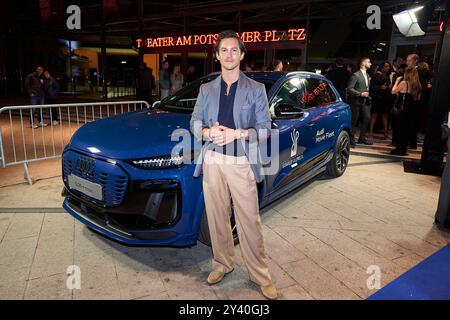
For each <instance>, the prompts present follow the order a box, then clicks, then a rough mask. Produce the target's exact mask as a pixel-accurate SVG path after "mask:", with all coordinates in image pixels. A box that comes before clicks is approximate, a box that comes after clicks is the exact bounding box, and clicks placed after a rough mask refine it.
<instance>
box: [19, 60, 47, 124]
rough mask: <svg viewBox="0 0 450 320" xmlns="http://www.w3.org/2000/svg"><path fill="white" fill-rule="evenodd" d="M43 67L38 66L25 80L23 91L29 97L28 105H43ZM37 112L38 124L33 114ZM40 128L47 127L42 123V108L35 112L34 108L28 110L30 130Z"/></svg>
mask: <svg viewBox="0 0 450 320" xmlns="http://www.w3.org/2000/svg"><path fill="white" fill-rule="evenodd" d="M43 73H44V67H42V66H41V65H38V66H37V67H36V70H35V71H34V72H32V73H30V74H28V75H27V77H26V78H25V84H24V87H25V90H26V91H27V93H28V95H29V96H30V104H31V105H33V106H35V105H41V104H44V103H45V92H44V79H43ZM36 111H37V118H38V123H36V122H34V114H35V112H36ZM42 126H44V127H45V126H47V124H45V123H44V122H43V121H42V108H39V109H37V110H36V108H31V109H30V128H31V127H32V128H34V129H36V128H38V127H42Z"/></svg>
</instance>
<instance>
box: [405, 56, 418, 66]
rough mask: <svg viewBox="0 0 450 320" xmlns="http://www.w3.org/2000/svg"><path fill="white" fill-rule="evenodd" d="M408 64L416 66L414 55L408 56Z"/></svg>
mask: <svg viewBox="0 0 450 320" xmlns="http://www.w3.org/2000/svg"><path fill="white" fill-rule="evenodd" d="M406 64H407V65H408V67H415V66H416V61H415V60H414V57H413V56H407V57H406Z"/></svg>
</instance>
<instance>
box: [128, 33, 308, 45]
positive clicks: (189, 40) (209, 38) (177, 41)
mask: <svg viewBox="0 0 450 320" xmlns="http://www.w3.org/2000/svg"><path fill="white" fill-rule="evenodd" d="M218 36H219V34H218V33H215V34H214V33H210V34H196V35H189V36H180V37H159V38H144V39H136V46H137V47H138V48H160V47H176V46H195V45H212V44H215V43H216V41H217V38H218ZM239 36H240V37H241V39H242V41H243V42H248V43H260V42H276V41H302V40H305V38H306V31H305V29H304V28H301V29H289V30H287V31H278V30H268V31H246V32H243V33H242V34H240V35H239Z"/></svg>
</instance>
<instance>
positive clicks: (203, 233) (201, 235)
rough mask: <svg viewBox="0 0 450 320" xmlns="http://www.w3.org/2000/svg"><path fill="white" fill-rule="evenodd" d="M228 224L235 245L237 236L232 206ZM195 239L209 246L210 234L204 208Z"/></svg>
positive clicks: (237, 240) (237, 239) (237, 241)
mask: <svg viewBox="0 0 450 320" xmlns="http://www.w3.org/2000/svg"><path fill="white" fill-rule="evenodd" d="M230 224H231V232H232V233H233V243H234V245H237V244H238V243H239V237H238V234H237V228H236V220H235V219H234V212H233V207H231V216H230ZM197 239H198V240H199V241H200V242H201V243H203V244H205V245H207V246H208V247H211V235H210V234H209V227H208V217H207V215H206V210H205V211H203V217H202V222H201V223H200V230H199V232H198V237H197Z"/></svg>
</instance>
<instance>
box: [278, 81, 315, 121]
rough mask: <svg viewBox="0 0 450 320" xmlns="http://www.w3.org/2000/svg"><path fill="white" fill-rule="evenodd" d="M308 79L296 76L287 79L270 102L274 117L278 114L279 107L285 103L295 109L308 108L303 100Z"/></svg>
mask: <svg viewBox="0 0 450 320" xmlns="http://www.w3.org/2000/svg"><path fill="white" fill-rule="evenodd" d="M305 82H306V79H303V78H300V77H295V78H290V79H288V80H286V81H285V82H284V83H283V85H282V86H281V88H280V89H279V90H278V92H277V94H276V95H275V96H274V97H273V99H272V101H271V102H270V106H269V110H270V114H271V115H272V117H275V115H276V114H278V112H277V111H278V109H279V108H280V107H282V106H283V105H290V106H292V108H293V109H294V110H298V111H302V110H303V109H306V104H305V103H303V102H302V97H303V95H304V92H305Z"/></svg>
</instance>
